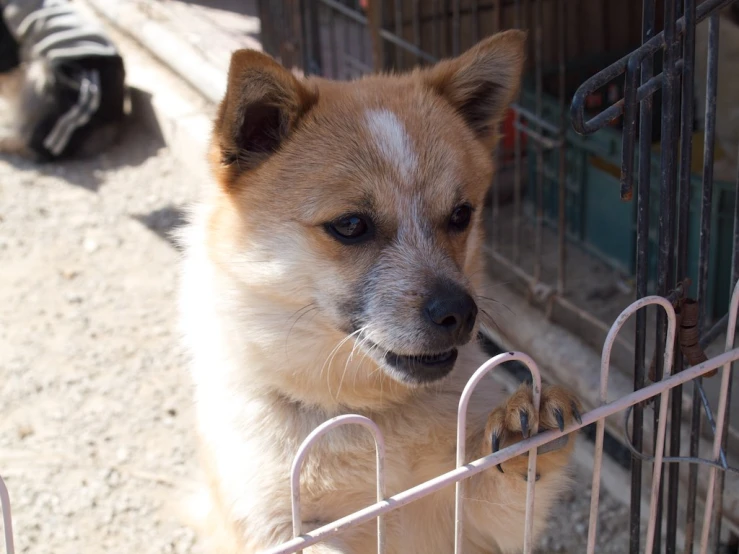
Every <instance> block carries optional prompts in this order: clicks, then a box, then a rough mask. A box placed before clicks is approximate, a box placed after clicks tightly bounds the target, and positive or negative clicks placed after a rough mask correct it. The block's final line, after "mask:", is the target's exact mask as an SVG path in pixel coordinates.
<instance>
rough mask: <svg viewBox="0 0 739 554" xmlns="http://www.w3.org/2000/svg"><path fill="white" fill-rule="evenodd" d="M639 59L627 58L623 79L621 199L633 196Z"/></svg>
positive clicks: (626, 199)
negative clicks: (627, 62)
mask: <svg viewBox="0 0 739 554" xmlns="http://www.w3.org/2000/svg"><path fill="white" fill-rule="evenodd" d="M641 62H642V61H641V59H639V58H637V57H633V58H631V59H630V60H629V64H628V66H627V68H626V78H625V79H624V117H623V129H622V132H621V200H625V201H629V200H631V198H632V196H633V186H634V185H633V181H634V150H635V146H636V140H635V139H636V105H637V94H638V89H639V86H638V84H637V74H638V72H639V69H640V66H641Z"/></svg>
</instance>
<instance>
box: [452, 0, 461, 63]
mask: <svg viewBox="0 0 739 554" xmlns="http://www.w3.org/2000/svg"><path fill="white" fill-rule="evenodd" d="M459 40H460V13H459V0H452V56H458V55H459Z"/></svg>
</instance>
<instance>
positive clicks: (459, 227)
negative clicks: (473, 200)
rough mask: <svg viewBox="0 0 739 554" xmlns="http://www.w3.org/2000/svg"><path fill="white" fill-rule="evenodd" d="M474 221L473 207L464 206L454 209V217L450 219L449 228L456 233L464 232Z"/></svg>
mask: <svg viewBox="0 0 739 554" xmlns="http://www.w3.org/2000/svg"><path fill="white" fill-rule="evenodd" d="M471 219H472V206H470V205H469V204H462V205H461V206H457V207H456V208H454V211H453V212H452V216H451V217H450V218H449V228H450V229H451V230H452V231H455V232H461V231H464V230H465V229H466V228H467V226H468V225H469V224H470V220H471Z"/></svg>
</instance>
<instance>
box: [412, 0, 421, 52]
mask: <svg viewBox="0 0 739 554" xmlns="http://www.w3.org/2000/svg"><path fill="white" fill-rule="evenodd" d="M420 2H421V0H413V44H414V46H415V47H416V48H418V49H419V50H420V49H421V8H420V5H419V4H420ZM416 63H419V64H420V63H421V57H420V56H418V55H416Z"/></svg>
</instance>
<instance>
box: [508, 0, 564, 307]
mask: <svg viewBox="0 0 739 554" xmlns="http://www.w3.org/2000/svg"><path fill="white" fill-rule="evenodd" d="M566 1H567V0H558V2H557V50H558V58H559V110H560V121H559V124H560V129H559V164H558V165H559V167H558V169H559V175H558V178H557V186H558V187H559V190H558V206H557V208H558V210H557V211H558V213H557V227H558V228H557V239H558V245H557V254H558V260H557V293H558V294H559V295H560V296H563V295H564V293H565V263H566V260H567V243H566V241H565V234H566V230H567V221H566V218H567V210H566V202H567V173H566V169H567V168H566V163H567V159H566V155H567V143H566V141H565V134H566V129H567V110H566V109H565V104H566V102H567V98H566V94H567V93H566V78H565V57H566V55H567V53H566V51H565V48H566V46H565V19H566V13H567V12H566ZM498 6H499V11H500V10H502V8H501V7H500V6H501V2H499V3H498ZM501 20H502V18H501Z"/></svg>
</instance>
